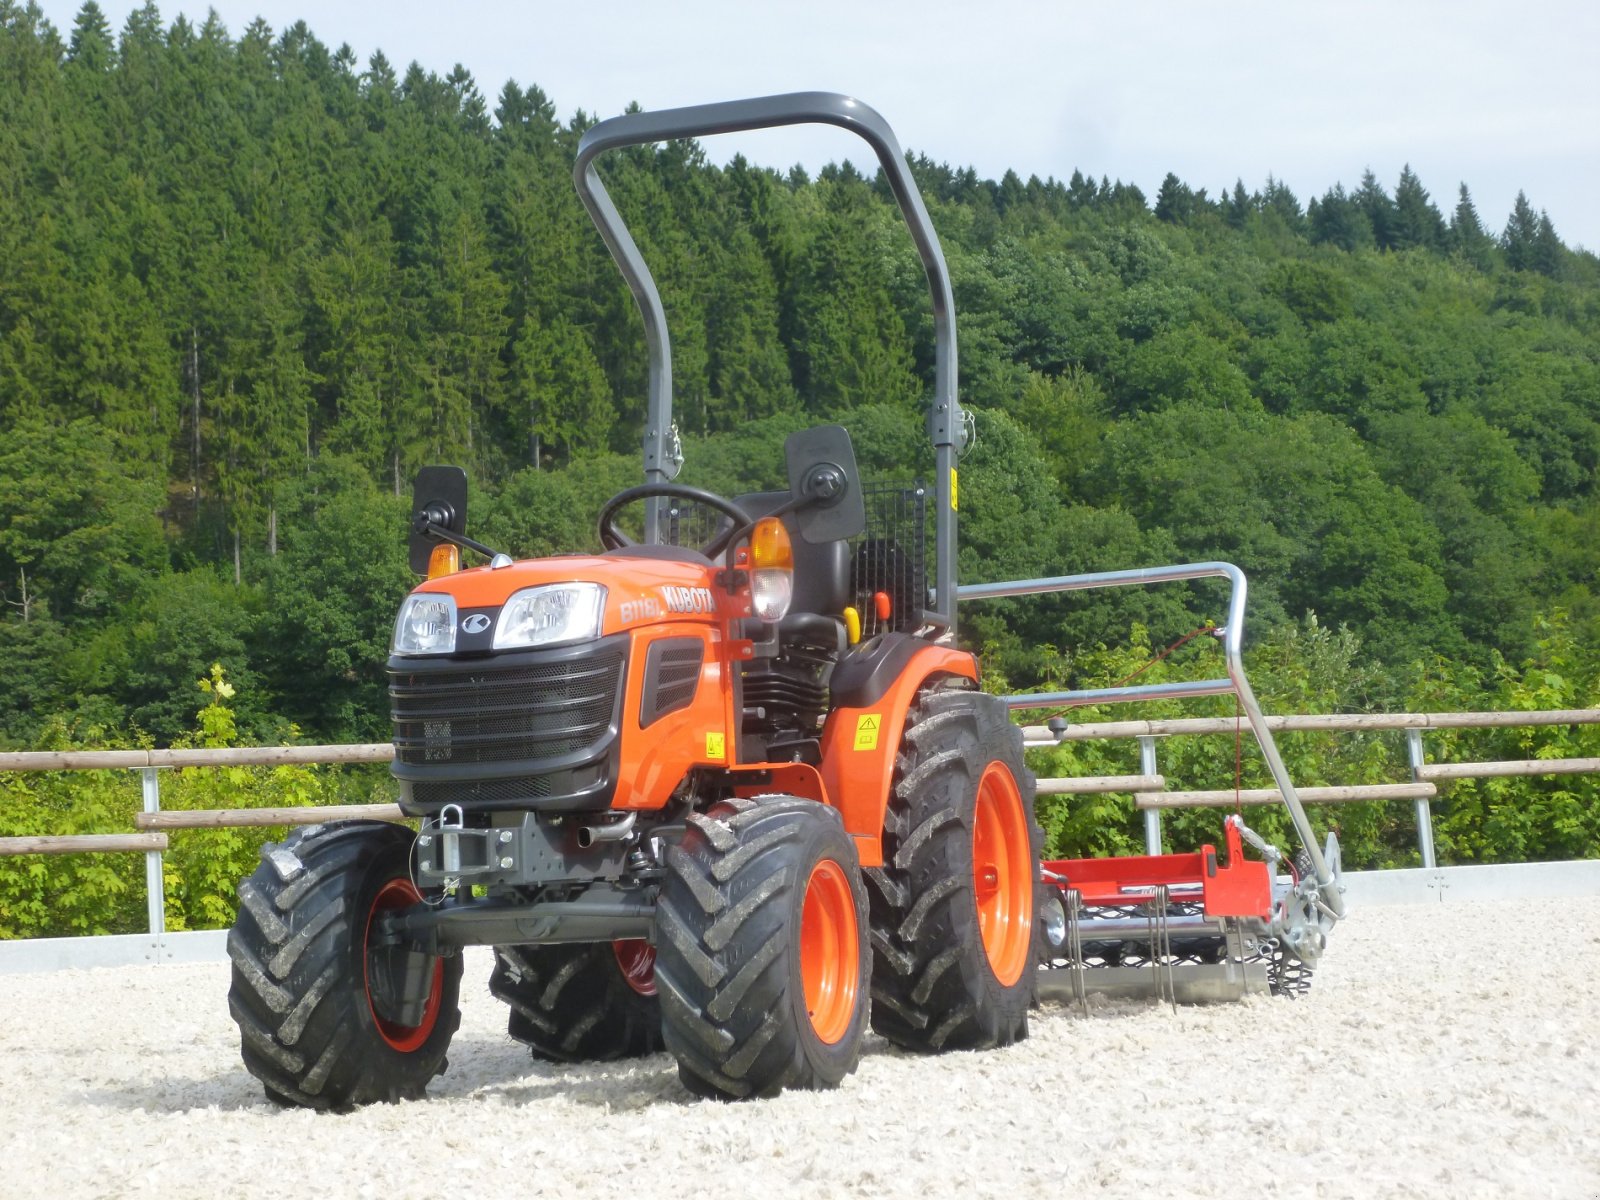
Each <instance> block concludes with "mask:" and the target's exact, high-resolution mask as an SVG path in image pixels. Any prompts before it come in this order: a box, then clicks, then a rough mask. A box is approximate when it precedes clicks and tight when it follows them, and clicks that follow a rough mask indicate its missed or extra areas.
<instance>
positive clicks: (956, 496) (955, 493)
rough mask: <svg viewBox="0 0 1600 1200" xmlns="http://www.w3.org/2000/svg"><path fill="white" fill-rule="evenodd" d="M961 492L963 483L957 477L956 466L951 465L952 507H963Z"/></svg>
mask: <svg viewBox="0 0 1600 1200" xmlns="http://www.w3.org/2000/svg"><path fill="white" fill-rule="evenodd" d="M960 492H961V484H960V482H959V481H958V480H957V478H956V469H955V468H954V467H951V468H950V507H951V508H960V507H961V501H960Z"/></svg>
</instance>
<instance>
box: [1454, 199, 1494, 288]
mask: <svg viewBox="0 0 1600 1200" xmlns="http://www.w3.org/2000/svg"><path fill="white" fill-rule="evenodd" d="M1449 245H1450V248H1451V249H1452V250H1453V251H1454V252H1455V253H1457V254H1459V255H1461V257H1462V258H1464V259H1466V260H1467V261H1468V262H1470V263H1471V264H1472V265H1473V266H1475V267H1477V268H1478V269H1479V270H1480V271H1487V270H1488V269H1489V268H1490V267H1491V266H1492V265H1493V248H1494V239H1493V238H1491V237H1490V236H1489V235H1488V234H1487V233H1485V232H1484V229H1483V223H1482V222H1481V221H1479V220H1478V210H1477V207H1476V206H1475V205H1474V204H1473V203H1472V193H1470V192H1469V191H1468V190H1467V185H1466V184H1465V183H1463V184H1462V185H1461V191H1460V198H1459V199H1458V200H1457V201H1456V210H1455V213H1454V214H1453V215H1452V217H1451V219H1450V236H1449Z"/></svg>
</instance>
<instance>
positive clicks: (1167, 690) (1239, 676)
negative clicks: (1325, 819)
mask: <svg viewBox="0 0 1600 1200" xmlns="http://www.w3.org/2000/svg"><path fill="white" fill-rule="evenodd" d="M1193 579H1226V580H1227V581H1228V583H1229V585H1230V590H1229V595H1228V617H1227V622H1226V624H1224V625H1223V627H1222V628H1221V629H1219V630H1218V631H1217V632H1218V634H1219V635H1220V636H1221V638H1222V654H1223V661H1224V663H1225V664H1226V666H1227V671H1228V676H1227V678H1226V679H1207V680H1200V681H1198V682H1191V683H1149V684H1139V685H1134V686H1130V687H1113V688H1094V689H1080V690H1076V691H1066V692H1040V693H1033V694H1024V695H1018V696H1007V697H1005V701H1006V704H1007V705H1008V706H1009V707H1010V708H1012V709H1019V708H1059V707H1063V706H1076V705H1083V704H1101V703H1112V704H1122V703H1128V702H1130V701H1136V700H1166V699H1183V698H1187V697H1193V696H1218V695H1225V694H1226V693H1229V692H1232V693H1233V694H1234V695H1236V696H1237V697H1238V698H1239V705H1240V707H1241V708H1242V709H1243V710H1244V715H1245V717H1246V719H1247V720H1248V721H1249V722H1250V730H1251V732H1252V733H1253V734H1255V739H1256V744H1257V745H1258V746H1260V748H1261V756H1262V757H1263V758H1264V759H1266V761H1267V769H1268V770H1269V771H1270V772H1271V773H1272V779H1273V782H1275V783H1276V784H1277V785H1278V790H1279V791H1280V792H1282V793H1283V802H1284V805H1285V806H1286V807H1287V808H1288V810H1289V817H1290V820H1292V821H1293V822H1294V828H1295V833H1296V834H1297V835H1298V836H1299V838H1300V842H1301V844H1302V845H1303V846H1304V847H1305V849H1306V852H1307V854H1308V855H1309V857H1310V859H1311V867H1312V870H1313V871H1314V872H1315V873H1316V877H1317V886H1318V890H1319V892H1320V894H1321V897H1322V902H1323V903H1324V904H1326V905H1327V906H1328V909H1329V910H1330V911H1331V912H1332V913H1333V914H1334V915H1335V916H1339V917H1342V916H1344V911H1345V909H1344V898H1343V896H1342V895H1341V893H1340V891H1339V888H1338V887H1337V885H1336V884H1335V883H1334V881H1333V875H1332V873H1331V872H1330V871H1329V869H1328V862H1327V859H1326V858H1325V857H1324V855H1323V853H1322V847H1321V846H1320V845H1318V843H1317V834H1316V830H1315V829H1314V828H1313V827H1312V824H1311V818H1310V817H1309V816H1307V815H1306V810H1305V805H1303V804H1302V803H1301V802H1300V794H1299V793H1298V792H1297V791H1295V787H1294V783H1293V782H1292V781H1291V780H1290V778H1289V770H1288V768H1287V767H1286V766H1284V763H1283V756H1282V755H1280V754H1279V753H1278V744H1277V742H1276V741H1274V740H1273V737H1272V730H1270V729H1269V728H1268V727H1267V719H1266V716H1265V715H1264V714H1263V713H1262V711H1261V705H1260V703H1259V702H1258V701H1257V700H1256V694H1255V689H1253V688H1252V687H1251V686H1250V680H1249V679H1248V678H1247V677H1246V676H1245V672H1244V654H1243V646H1244V609H1245V598H1246V596H1247V594H1248V590H1249V585H1248V584H1247V583H1246V581H1245V577H1244V572H1243V571H1241V570H1240V569H1239V568H1238V567H1236V566H1234V565H1233V564H1232V563H1226V562H1201V563H1181V564H1177V565H1174V566H1166V567H1140V568H1135V569H1133V570H1129V571H1097V572H1091V573H1089V574H1085V575H1057V576H1053V577H1048V578H1041V579H1016V580H1010V581H1007V582H1004V583H978V584H965V585H963V586H960V587H958V588H957V589H956V598H957V600H995V599H1000V598H1003V597H1008V596H1039V595H1051V594H1054V593H1056V592H1080V591H1091V590H1095V589H1098V588H1110V587H1131V586H1144V585H1149V584H1156V583H1181V582H1185V581H1188V580H1193ZM1146 773H1147V774H1154V772H1153V771H1149V770H1146Z"/></svg>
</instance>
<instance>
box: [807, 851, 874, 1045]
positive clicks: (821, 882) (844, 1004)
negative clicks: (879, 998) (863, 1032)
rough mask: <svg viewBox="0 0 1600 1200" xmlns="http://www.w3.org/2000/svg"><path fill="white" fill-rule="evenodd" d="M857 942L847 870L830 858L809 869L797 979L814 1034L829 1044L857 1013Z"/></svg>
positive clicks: (854, 913) (858, 958) (858, 975)
mask: <svg viewBox="0 0 1600 1200" xmlns="http://www.w3.org/2000/svg"><path fill="white" fill-rule="evenodd" d="M860 963H861V941H860V933H859V932H858V931H857V929H856V902H855V896H854V895H853V894H852V893H851V891H850V879H849V876H847V875H846V874H845V870H844V868H843V867H841V866H840V865H839V864H838V863H836V862H834V861H833V860H832V859H831V858H825V859H823V860H822V861H821V862H819V863H818V864H817V865H816V866H814V867H812V868H811V877H810V878H809V879H807V880H806V895H805V900H804V902H803V903H802V905H801V911H800V981H801V985H802V986H803V988H804V989H805V994H806V1012H807V1013H808V1014H809V1015H810V1017H811V1028H812V1030H813V1031H814V1032H815V1033H816V1035H817V1037H818V1038H819V1039H820V1040H821V1041H823V1042H826V1043H828V1044H829V1045H833V1044H834V1043H835V1042H837V1041H839V1039H840V1038H842V1037H844V1035H845V1034H846V1032H848V1031H849V1029H850V1022H851V1020H852V1019H853V1018H854V1017H855V1013H856V995H857V991H858V989H859V988H860V986H861V980H860Z"/></svg>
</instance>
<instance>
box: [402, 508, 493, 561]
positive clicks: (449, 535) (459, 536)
mask: <svg viewBox="0 0 1600 1200" xmlns="http://www.w3.org/2000/svg"><path fill="white" fill-rule="evenodd" d="M411 528H412V529H414V530H416V532H418V533H420V534H422V535H423V536H424V537H431V538H433V539H434V540H435V541H440V542H451V543H453V544H455V545H457V546H460V547H461V548H462V549H464V550H475V551H477V553H479V554H481V555H483V556H484V557H485V558H493V557H494V556H495V555H497V554H499V553H500V552H499V551H498V550H495V549H494V548H492V547H490V546H485V545H484V544H483V543H482V542H478V541H474V540H473V539H472V538H469V537H468V536H467V535H466V534H464V533H456V532H455V531H454V530H451V529H449V528H447V527H445V526H443V525H441V524H439V523H438V522H437V521H434V520H430V519H429V517H428V515H427V513H426V512H422V513H418V514H417V517H416V519H414V520H413V521H412V522H411Z"/></svg>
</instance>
